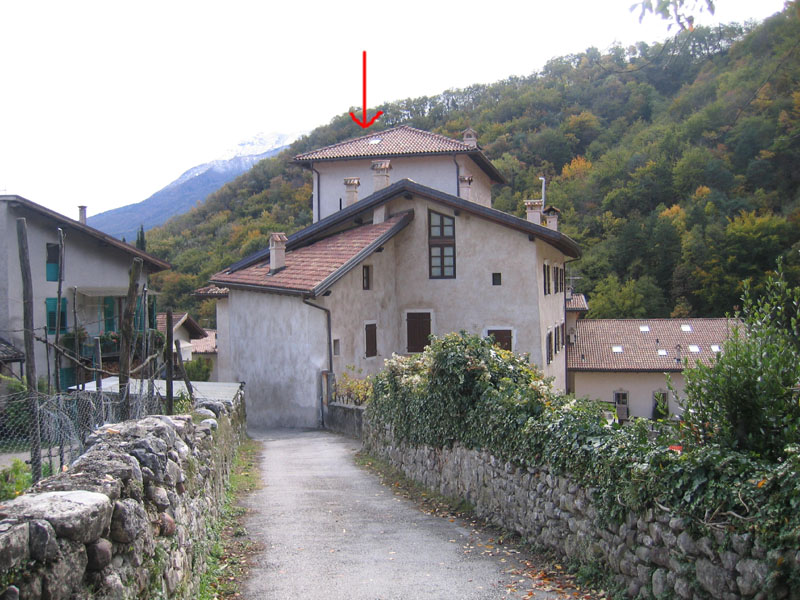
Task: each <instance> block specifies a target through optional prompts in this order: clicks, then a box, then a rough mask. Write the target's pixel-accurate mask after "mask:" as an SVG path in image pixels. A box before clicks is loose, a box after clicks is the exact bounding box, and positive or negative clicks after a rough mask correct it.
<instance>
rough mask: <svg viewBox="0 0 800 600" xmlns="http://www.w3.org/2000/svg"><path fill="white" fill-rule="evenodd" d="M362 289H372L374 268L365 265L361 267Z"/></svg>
mask: <svg viewBox="0 0 800 600" xmlns="http://www.w3.org/2000/svg"><path fill="white" fill-rule="evenodd" d="M361 289H363V290H371V289H372V266H371V265H364V266H363V267H361Z"/></svg>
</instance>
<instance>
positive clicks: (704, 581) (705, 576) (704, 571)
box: [694, 558, 728, 599]
mask: <svg viewBox="0 0 800 600" xmlns="http://www.w3.org/2000/svg"><path fill="white" fill-rule="evenodd" d="M694 568H695V575H696V577H697V581H698V582H699V583H700V585H701V586H702V588H703V589H704V590H705V591H706V592H708V593H709V594H710V595H711V596H712V597H713V598H719V599H721V598H722V595H723V594H724V593H725V591H726V586H725V583H726V581H727V580H728V574H727V573H726V571H725V569H723V568H722V567H720V566H718V565H715V564H714V563H712V562H711V561H710V560H706V559H705V558H698V559H697V562H695V566H694Z"/></svg>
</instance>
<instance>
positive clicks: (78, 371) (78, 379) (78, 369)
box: [72, 285, 85, 390]
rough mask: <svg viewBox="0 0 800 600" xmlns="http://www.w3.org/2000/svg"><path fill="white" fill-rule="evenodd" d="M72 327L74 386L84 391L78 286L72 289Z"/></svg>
mask: <svg viewBox="0 0 800 600" xmlns="http://www.w3.org/2000/svg"><path fill="white" fill-rule="evenodd" d="M72 325H73V329H74V331H75V338H74V339H75V343H74V344H73V345H72V351H73V353H74V354H75V360H74V361H73V362H74V363H75V384H76V385H77V386H78V389H79V390H83V389H84V387H85V386H84V385H83V368H82V366H83V365H82V363H81V342H80V340H79V339H78V337H79V336H78V286H77V285H76V286H75V287H74V288H72Z"/></svg>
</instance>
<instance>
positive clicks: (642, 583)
mask: <svg viewBox="0 0 800 600" xmlns="http://www.w3.org/2000/svg"><path fill="white" fill-rule="evenodd" d="M364 447H365V449H366V450H367V451H368V452H370V453H371V454H373V455H374V456H378V457H380V458H383V459H384V460H387V461H388V462H390V463H391V464H392V465H393V466H395V467H397V468H398V469H400V470H401V471H403V473H405V475H406V476H407V477H409V478H411V479H413V480H415V481H417V482H419V483H421V484H422V485H424V486H425V487H427V488H429V489H431V490H435V491H437V492H439V493H440V494H442V495H444V496H448V497H451V498H458V499H463V500H466V501H467V502H469V503H470V504H471V505H472V506H474V508H475V512H476V513H477V514H478V515H479V516H480V517H482V518H486V519H487V520H489V521H490V522H492V523H493V524H495V525H497V526H499V527H502V528H504V529H508V530H511V531H515V532H517V533H519V534H520V535H521V536H523V537H524V538H525V539H526V540H528V541H529V542H530V543H532V544H533V545H535V546H538V547H543V548H547V549H550V550H553V551H555V552H557V553H559V554H561V555H563V556H565V557H568V558H573V559H577V560H579V561H580V562H582V563H584V564H600V565H602V566H603V568H604V569H608V570H609V571H610V573H611V574H612V575H613V576H614V579H615V580H616V582H617V583H618V584H620V585H621V586H622V587H623V588H625V589H626V590H627V593H628V595H629V596H631V597H636V596H639V597H642V598H652V597H655V598H683V599H686V600H689V599H692V598H717V599H721V600H734V599H736V598H765V597H777V598H785V597H792V598H800V590H797V589H793V590H791V591H790V590H789V588H788V587H787V586H785V585H783V584H781V583H780V582H778V581H776V580H774V578H771V577H769V571H770V569H769V565H770V564H772V565H776V564H784V565H788V564H790V562H791V563H794V565H795V568H799V567H800V551H798V549H796V548H791V549H787V550H786V551H785V552H782V553H781V552H776V551H771V552H769V553H767V552H766V551H765V549H764V548H763V547H762V546H761V545H760V544H759V543H758V541H757V540H756V541H754V540H753V539H752V537H751V536H750V535H731V534H729V533H727V532H725V531H723V530H717V531H715V532H714V533H713V535H710V536H696V535H692V533H691V532H690V530H689V528H688V527H687V524H686V523H685V522H684V520H683V519H681V518H680V517H679V516H677V515H673V514H670V513H669V512H666V511H661V510H658V511H648V512H647V514H643V515H636V514H633V513H631V514H629V515H628V518H627V521H626V522H625V523H623V524H622V525H619V526H614V527H611V528H606V527H603V526H602V525H600V523H599V520H598V513H597V509H596V507H595V506H594V504H593V503H592V497H591V496H592V495H591V490H587V489H584V488H582V487H581V486H579V485H577V484H576V483H574V482H573V481H571V480H570V478H569V477H559V476H556V475H553V474H552V473H550V472H549V471H548V470H547V469H546V468H543V467H533V466H531V467H520V466H517V465H513V464H511V463H508V462H505V461H500V460H498V459H496V458H495V457H494V456H492V455H491V454H489V453H487V452H478V451H475V450H468V449H466V448H464V447H461V446H458V445H456V446H454V447H453V448H450V449H437V448H431V447H427V446H421V447H412V446H406V445H404V444H399V443H396V442H394V441H393V439H392V438H391V436H390V435H389V434H388V433H387V432H386V431H385V430H383V429H382V428H380V430H379V428H377V427H370V426H369V424H368V423H367V424H365V427H364Z"/></svg>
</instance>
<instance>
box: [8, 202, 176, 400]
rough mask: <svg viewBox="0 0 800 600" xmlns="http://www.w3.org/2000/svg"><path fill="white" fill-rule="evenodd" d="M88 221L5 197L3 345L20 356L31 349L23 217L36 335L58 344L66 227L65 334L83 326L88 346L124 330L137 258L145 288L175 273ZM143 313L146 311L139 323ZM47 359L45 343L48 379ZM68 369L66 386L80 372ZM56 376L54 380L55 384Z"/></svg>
mask: <svg viewBox="0 0 800 600" xmlns="http://www.w3.org/2000/svg"><path fill="white" fill-rule="evenodd" d="M85 214H86V213H85V208H83V207H82V210H81V213H80V218H79V220H78V221H75V220H72V219H69V218H67V217H65V216H64V215H61V214H59V213H57V212H54V211H52V210H49V209H47V208H45V207H43V206H40V205H38V204H35V203H33V202H31V201H30V200H26V199H25V198H22V197H20V196H15V195H4V196H0V338H5V340H7V341H8V342H9V343H10V344H12V345H13V346H14V347H16V348H17V349H23V348H24V337H23V321H22V319H23V314H22V275H21V271H20V261H19V253H18V248H17V219H18V218H21V217H22V218H25V219H26V225H27V233H28V250H29V254H30V267H31V277H32V283H33V294H34V300H33V304H34V322H33V325H34V333H35V334H36V335H37V336H39V337H40V338H41V339H45V338H46V339H48V340H49V341H50V342H51V343H52V342H53V341H54V338H55V330H56V321H57V314H56V313H57V309H58V300H57V290H58V229H59V228H60V229H62V230H63V232H64V239H65V242H64V248H65V250H64V255H65V259H64V270H63V271H64V272H63V277H62V279H63V281H62V300H61V307H60V312H61V322H60V334H61V335H63V334H66V333H68V332H71V331H73V330H74V329H75V325H76V323H77V325H78V327H79V328H83V329H84V330H85V331H86V333H87V336H88V341H91V338H92V337H94V336H100V335H102V334H104V333H112V332H117V331H118V330H119V318H120V316H121V314H122V311H123V309H124V302H125V297H126V295H127V291H128V281H129V269H130V267H131V263H132V261H133V258H135V257H139V258H141V259H142V260H143V262H144V266H143V270H142V275H141V278H140V280H139V287H140V289H141V287H142V286H143V285H144V283H145V282H146V278H147V276H148V275H149V274H150V273H155V272H158V271H162V270H164V269H168V268H169V264H168V263H166V262H164V261H162V260H160V259H158V258H155V257H154V256H151V255H149V254H147V253H145V252H142V251H141V250H139V249H137V248H135V247H133V246H130V245H128V244H126V243H124V242H121V241H119V240H117V239H115V238H113V237H111V236H109V235H106V234H105V233H103V232H101V231H98V230H97V229H94V228H92V227H89V226H88V225H86V218H85ZM141 314H142V311H139V315H140V317H141ZM140 320H141V318H140ZM49 356H50V372H51V374H53V369H54V353H53V352H50V353H49ZM89 356H90V355H89ZM47 357H48V352H47V347H46V345H45V343H43V342H40V341H37V342H36V343H35V361H36V372H37V376H38V377H40V378H41V377H46V376H47V373H48V361H47ZM61 369H62V372H61V373H60V375H61V382H62V387H66V386H67V385H72V384H74V378H75V370H74V368H73V366H72V365H71V364H70V363H69V362H68V361H63V363H62V365H61ZM53 375H54V374H53ZM53 375H51V379H54V376H53Z"/></svg>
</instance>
